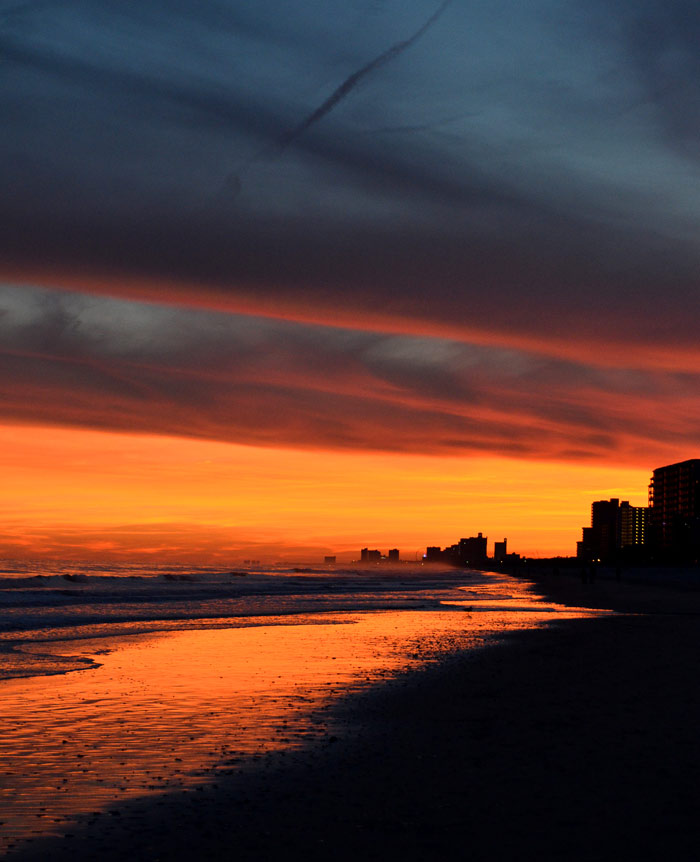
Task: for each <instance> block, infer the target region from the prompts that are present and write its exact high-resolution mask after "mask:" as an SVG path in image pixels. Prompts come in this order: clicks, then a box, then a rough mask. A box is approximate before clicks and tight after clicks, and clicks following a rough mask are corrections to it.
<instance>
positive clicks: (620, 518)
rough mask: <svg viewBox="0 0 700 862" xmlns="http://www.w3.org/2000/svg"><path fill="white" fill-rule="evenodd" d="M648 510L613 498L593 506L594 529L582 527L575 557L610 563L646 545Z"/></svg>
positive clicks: (592, 525)
mask: <svg viewBox="0 0 700 862" xmlns="http://www.w3.org/2000/svg"><path fill="white" fill-rule="evenodd" d="M648 521H649V509H648V508H647V507H646V506H630V504H629V501H628V500H623V501H622V502H620V500H619V499H618V498H617V497H613V498H612V499H610V500H596V501H595V502H594V503H592V504H591V526H590V527H584V528H583V536H582V540H581V541H580V542H578V543H577V546H576V556H577V557H578V558H579V559H581V560H584V561H588V562H596V561H600V562H611V561H613V560H617V559H619V558H620V556H621V554H625V555H627V557H629V555H630V554H631V553H632V551H633V549H636V550H637V551H639V550H640V549H641V548H642V546H645V545H646V544H647V537H648Z"/></svg>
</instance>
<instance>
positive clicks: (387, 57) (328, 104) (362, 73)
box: [278, 0, 452, 150]
mask: <svg viewBox="0 0 700 862" xmlns="http://www.w3.org/2000/svg"><path fill="white" fill-rule="evenodd" d="M451 3H452V0H444V2H443V3H441V5H440V6H439V7H438V8H437V9H436V11H435V12H433V14H432V15H431V16H430V17H429V18H428V19H427V21H425V22H424V23H423V24H422V26H421V27H419V28H418V29H417V30H416V32H415V33H414V34H413V35H412V36H409V38H408V39H403V40H402V41H401V42H397V43H396V44H395V45H392V46H391V48H387V49H386V51H383V52H382V53H381V54H379V56H378V57H375V58H374V60H370V62H369V63H367V64H365V65H364V66H363V67H362V68H361V69H358V70H357V72H353V73H352V75H350V76H349V77H347V78H346V79H345V80H344V81H343V83H342V84H341V85H340V86H339V87H337V88H336V89H335V90H334V91H333V92H332V93H331V95H330V96H329V97H328V98H327V99H326V100H325V101H324V102H322V103H321V104H320V105H319V106H318V108H316V110H315V111H312V113H310V114H309V116H308V117H306V119H304V120H303V121H302V122H301V123H299V125H298V126H297V127H296V128H295V129H293V130H292V131H291V132H289V133H288V134H287V135H285V136H284V137H283V138H282V139H281V140H280V141H279V144H278V146H279V149H280V150H285V149H286V148H287V147H288V146H289V145H290V144H291V143H292V142H293V141H295V140H296V139H297V138H298V137H299V136H300V135H303V134H304V132H305V131H307V129H310V128H311V126H313V125H315V124H316V123H317V122H318V121H319V120H321V119H323V117H325V116H326V114H328V113H330V111H332V110H333V108H335V106H336V105H337V104H338V103H339V102H342V100H343V99H344V98H345V97H346V96H347V95H348V94H349V93H351V92H352V90H354V89H355V87H356V86H357V85H358V84H359V83H360V81H361V80H362V79H363V78H365V77H366V76H367V75H370V74H371V73H372V72H375V71H376V70H377V69H379V68H381V67H382V66H384V65H385V64H386V63H389V62H390V61H391V60H393V59H394V58H395V57H398V56H399V54H402V53H403V52H404V51H405V50H406V49H407V48H410V47H411V45H413V44H415V43H416V42H417V41H418V40H419V39H420V37H421V36H423V35H424V34H425V33H426V32H427V31H428V30H429V29H430V28H431V27H432V26H433V24H435V22H436V21H437V20H438V19H439V18H440V17H441V16H442V14H443V13H444V12H445V10H446V9H447V7H448V6H449V5H451Z"/></svg>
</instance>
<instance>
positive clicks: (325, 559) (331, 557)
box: [323, 556, 335, 566]
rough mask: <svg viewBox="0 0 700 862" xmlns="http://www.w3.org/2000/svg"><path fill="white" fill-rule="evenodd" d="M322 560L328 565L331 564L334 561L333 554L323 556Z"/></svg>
mask: <svg viewBox="0 0 700 862" xmlns="http://www.w3.org/2000/svg"><path fill="white" fill-rule="evenodd" d="M323 562H324V563H325V564H326V565H328V566H330V565H333V563H335V557H334V556H328V557H324V558H323Z"/></svg>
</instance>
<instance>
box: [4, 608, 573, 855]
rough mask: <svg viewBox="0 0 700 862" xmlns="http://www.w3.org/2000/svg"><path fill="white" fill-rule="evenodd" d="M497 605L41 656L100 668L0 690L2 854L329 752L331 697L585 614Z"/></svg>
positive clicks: (112, 642)
mask: <svg viewBox="0 0 700 862" xmlns="http://www.w3.org/2000/svg"><path fill="white" fill-rule="evenodd" d="M482 595H483V593H482ZM494 598H495V597H494ZM511 599H513V601H514V602H516V603H517V605H518V607H522V608H527V612H525V613H522V612H520V613H518V612H514V611H513V606H511V607H509V606H508V602H509V601H510V600H511ZM502 602H504V603H502V604H501V605H500V606H499V603H498V601H497V600H494V601H488V600H487V601H485V602H483V603H482V605H481V606H482V608H483V609H477V608H476V605H477V604H478V603H477V602H476V601H474V602H469V601H468V600H467V601H466V602H465V603H464V604H465V607H464V608H460V609H459V610H457V609H456V607H455V608H454V609H453V608H448V607H447V606H445V609H444V610H442V611H438V612H435V611H432V612H426V611H387V612H381V611H379V612H370V613H362V614H318V615H313V616H312V617H301V616H299V617H297V618H296V623H297V624H296V625H289V619H288V618H286V619H285V620H284V622H285V624H284V625H278V624H276V623H278V622H280V620H277V619H275V618H267V619H259V620H258V622H259V623H264V624H262V625H258V626H255V627H249V628H218V629H197V628H195V629H192V630H189V631H176V632H170V633H162V632H160V633H157V634H142V635H131V636H125V637H121V638H110V639H108V640H107V639H105V638H101V639H94V640H81V641H73V642H70V641H63V642H53V643H51V644H46V643H43V644H41V645H38V646H37V649H38V648H39V646H40V648H41V651H42V652H47V651H53V652H55V653H56V654H57V655H60V654H63V655H66V654H70V655H77V656H81V657H84V658H88V657H89V658H93V659H94V660H96V661H98V662H99V663H100V666H98V667H96V668H94V667H93V668H91V669H89V670H87V671H81V672H76V673H70V674H66V675H60V676H52V677H34V678H29V679H14V680H6V681H4V682H3V683H2V699H3V718H2V733H0V758H1V762H2V773H3V781H2V787H1V789H0V804H1V805H2V811H3V814H2V820H3V825H2V827H0V829H1V830H2V841H1V843H0V847H2V849H7V848H8V847H12V846H15V845H16V844H17V843H19V842H22V841H24V840H31V837H32V836H33V835H46V834H60V835H65V834H66V833H69V832H70V823H71V822H73V821H75V820H76V818H77V819H81V820H82V819H85V818H87V819H90V818H92V817H100V816H107V815H105V814H102V813H101V812H102V811H104V809H105V808H106V807H107V806H108V805H110V804H111V803H114V802H115V801H118V800H119V799H123V798H126V797H134V796H141V795H144V794H147V793H158V792H163V791H165V790H168V791H171V792H173V791H175V792H177V790H178V789H182V790H183V791H184V790H185V788H189V789H190V790H193V789H196V787H197V786H201V785H203V784H204V783H205V782H206V783H211V782H215V781H216V775H217V773H219V772H221V771H224V772H226V771H230V770H232V769H236V768H237V766H238V765H239V764H241V763H242V762H246V761H249V760H251V759H252V760H255V759H261V758H264V757H266V756H267V755H269V754H270V752H273V751H278V752H279V751H282V750H285V751H288V752H289V751H290V750H293V749H295V748H298V747H299V746H303V745H306V744H308V743H310V742H312V741H313V740H315V739H318V738H321V737H324V738H326V739H327V740H328V739H332V727H331V726H330V725H329V722H328V717H327V715H326V712H327V709H328V706H329V704H330V703H331V702H332V701H333V698H334V697H338V696H341V695H345V694H347V693H349V692H352V691H354V690H357V689H358V688H361V687H363V686H366V685H369V684H372V683H375V682H377V681H379V680H381V679H382V678H385V677H387V676H391V675H394V674H396V673H398V672H399V671H401V670H404V669H409V668H412V667H415V666H417V665H419V664H424V663H426V662H429V661H432V660H435V659H436V658H438V657H439V656H440V655H444V654H445V653H449V652H451V651H454V650H462V649H467V648H474V647H478V646H480V645H482V644H483V643H484V642H485V640H487V639H488V638H489V637H493V636H494V634H497V633H499V632H503V631H504V630H515V629H523V628H529V627H532V626H537V625H541V624H542V623H543V622H545V621H546V622H551V621H552V618H553V610H554V611H555V612H556V613H555V616H556V618H559V619H564V618H572V617H577V616H581V615H582V614H583V613H590V611H583V612H579V611H577V610H573V611H572V610H571V609H568V608H560V607H556V606H552V605H546V606H544V605H540V606H534V605H533V606H527V599H526V598H525V597H524V596H520V597H506V598H505V599H502ZM468 606H471V607H472V609H473V612H470V611H469V607H468ZM486 606H488V609H487V607H486ZM111 814H112V815H113V814H114V809H112V811H111Z"/></svg>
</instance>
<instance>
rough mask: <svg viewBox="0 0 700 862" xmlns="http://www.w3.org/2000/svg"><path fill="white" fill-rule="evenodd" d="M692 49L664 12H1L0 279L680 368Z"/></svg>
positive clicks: (223, 5)
mask: <svg viewBox="0 0 700 862" xmlns="http://www.w3.org/2000/svg"><path fill="white" fill-rule="evenodd" d="M428 22H430V25H429V26H427V27H426V24H427V23H428ZM699 29H700V23H699V20H698V12H697V10H696V9H695V8H694V6H692V4H689V3H687V2H671V3H661V2H642V3H639V4H636V3H635V4H633V3H631V2H626V3H620V4H614V5H613V6H611V5H610V4H602V3H594V4H586V5H585V6H582V5H581V4H579V3H573V2H559V3H551V2H545V0H532V2H528V3H525V4H523V3H521V2H516V0H504V2H501V3H498V4H493V3H491V4H485V3H484V4H473V3H466V2H457V0H454V2H452V3H450V4H447V5H445V4H441V3H440V2H433V0H413V2H410V3H399V2H398V0H386V2H369V0H356V2H346V0H345V2H341V0H329V1H328V2H324V3H305V4H285V3H281V2H279V0H261V2H258V3H256V4H254V5H253V4H246V5H245V6H243V5H242V4H237V3H235V2H233V0H231V2H223V0H219V2H213V0H207V2H201V3H194V2H185V0H177V2H164V0H163V2H161V0H141V2H138V3H137V2H117V0H100V2H97V0H90V2H88V0H72V2H66V3H50V2H45V3H41V2H38V3H36V4H32V3H4V4H2V6H0V49H1V50H2V53H3V60H2V83H0V111H1V112H2V115H3V117H5V118H6V119H7V122H6V124H5V130H4V134H3V136H2V139H1V140H0V183H1V184H2V188H3V195H2V197H1V198H0V220H2V222H3V225H5V226H6V228H5V229H4V230H3V232H2V234H0V252H1V253H2V258H3V260H4V261H5V264H4V266H5V271H6V273H8V275H9V274H12V275H13V276H14V277H22V275H23V274H24V276H25V277H26V279H27V280H28V281H29V280H30V279H32V278H35V277H36V278H39V277H41V278H44V279H45V281H46V282H47V283H52V284H61V285H63V286H64V287H69V288H70V287H74V286H76V285H81V286H83V287H85V286H88V287H90V288H91V289H94V290H97V289H106V290H110V291H113V292H118V291H120V290H121V291H126V292H129V293H131V294H134V293H139V294H140V295H142V296H143V297H144V298H146V299H148V298H157V299H158V300H160V301H168V300H172V301H179V302H182V301H185V302H192V303H202V304H207V303H213V304H216V305H217V306H227V307H230V308H231V309H233V310H236V309H238V310H249V311H254V312H259V313H264V314H275V313H279V314H283V315H286V316H289V317H297V318H299V319H306V320H309V319H313V320H316V319H318V320H324V321H334V320H338V321H342V322H344V323H346V324H348V323H352V324H353V325H358V326H359V325H364V324H365V323H366V324H367V325H372V326H375V327H376V326H390V325H392V322H393V323H394V324H395V325H396V326H397V327H399V328H402V329H406V330H408V331H415V332H421V331H423V332H431V331H437V330H439V329H441V330H443V331H449V332H451V333H453V334H454V335H459V333H460V332H461V333H463V334H464V336H465V337H482V338H483V339H485V340H490V339H493V340H495V341H501V342H503V343H523V344H524V343H535V342H539V343H540V344H541V345H542V349H545V350H546V349H549V350H551V351H561V350H562V349H563V347H566V348H567V349H568V348H570V349H571V350H572V351H578V353H579V355H582V354H583V353H584V352H585V351H586V350H587V349H589V345H590V344H592V343H593V344H596V345H597V347H596V349H597V350H599V351H602V352H603V353H605V352H610V353H611V354H613V353H614V354H615V361H618V360H619V356H620V354H621V353H624V351H625V350H633V351H644V352H646V353H648V354H649V355H650V356H652V354H653V355H654V356H658V357H663V356H666V355H670V354H672V353H674V351H675V352H676V353H679V352H684V353H685V354H686V356H685V359H678V358H676V359H675V360H673V361H683V362H685V363H686V364H690V363H692V361H694V359H693V357H694V351H695V349H696V340H697V339H696V330H697V321H698V312H699V311H700V308H699V307H698V305H699V303H700V293H699V292H698V290H697V272H698V265H699V264H700V254H699V250H698V246H697V236H698V227H700V203H699V201H700V196H698V194H697V189H698V183H699V181H700V172H699V171H700V169H699V167H698V164H697V157H696V154H697V147H696V146H695V144H696V142H697V136H698V129H697V122H698V120H697V117H698V112H697V110H696V108H697V103H698V85H697V80H698V76H697V71H698V70H697V64H698V60H697V52H696V51H694V45H695V44H696V41H695V37H696V36H697V34H698V30H699ZM416 35H419V38H413V37H415V36H416ZM168 285H170V287H168ZM669 361H671V360H669Z"/></svg>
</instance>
